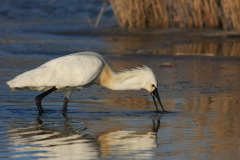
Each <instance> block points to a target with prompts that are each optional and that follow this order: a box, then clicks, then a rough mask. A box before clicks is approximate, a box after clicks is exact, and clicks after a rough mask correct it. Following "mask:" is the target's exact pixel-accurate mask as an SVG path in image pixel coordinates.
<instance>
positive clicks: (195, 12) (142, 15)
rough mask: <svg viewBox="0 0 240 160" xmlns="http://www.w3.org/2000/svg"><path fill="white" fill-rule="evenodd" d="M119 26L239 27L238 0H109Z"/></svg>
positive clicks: (239, 10)
mask: <svg viewBox="0 0 240 160" xmlns="http://www.w3.org/2000/svg"><path fill="white" fill-rule="evenodd" d="M109 2H110V4H111V6H112V9H113V12H114V15H115V16H116V18H117V20H118V23H119V25H120V26H122V27H130V28H133V27H140V28H146V27H162V28H167V27H181V28H223V29H225V30H240V1H239V0H109Z"/></svg>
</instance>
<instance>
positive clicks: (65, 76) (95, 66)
mask: <svg viewBox="0 0 240 160" xmlns="http://www.w3.org/2000/svg"><path fill="white" fill-rule="evenodd" d="M7 84H8V85H9V87H10V88H11V90H30V91H45V92H43V93H41V94H39V95H38V96H36V98H35V100H36V105H37V108H38V111H39V114H40V115H41V114H43V113H44V111H43V108H42V104H41V101H42V99H43V98H44V97H45V96H47V95H49V94H50V93H52V92H63V93H64V104H63V113H64V114H65V113H67V104H68V100H69V98H70V96H71V94H72V91H73V90H80V89H83V88H86V87H89V86H91V85H92V84H99V85H102V86H104V87H106V88H109V89H112V90H140V89H146V90H147V91H148V92H149V93H150V94H151V96H152V98H153V101H154V104H155V106H156V109H157V111H159V110H158V107H157V104H156V101H155V97H156V98H157V100H158V102H159V103H160V105H161V107H162V110H163V111H164V112H165V110H164V108H163V105H162V103H161V101H160V97H159V94H158V90H157V80H156V77H155V75H154V73H153V72H152V70H151V69H150V68H148V67H147V66H143V67H138V68H136V69H131V70H124V71H122V72H119V73H115V72H114V71H113V70H112V69H111V67H110V66H109V65H108V63H107V62H106V61H105V59H104V58H103V57H102V56H101V55H100V54H98V53H95V52H79V53H73V54H69V55H66V56H63V57H59V58H56V59H53V60H51V61H48V62H46V63H45V64H43V65H41V66H40V67H38V68H36V69H33V70H30V71H27V72H24V73H22V74H20V75H18V76H17V77H15V78H14V79H12V80H10V81H8V82H7Z"/></svg>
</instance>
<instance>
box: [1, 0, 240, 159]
mask: <svg viewBox="0 0 240 160" xmlns="http://www.w3.org/2000/svg"><path fill="white" fill-rule="evenodd" d="M49 2H50V1H48V0H45V1H38V0H36V1H28V0H22V1H21V2H17V1H15V0H4V1H3V4H4V5H1V6H0V15H1V18H0V21H1V25H0V38H1V39H0V86H1V88H0V159H224V160H225V159H238V157H239V156H240V152H239V150H240V145H239V144H240V107H239V101H240V98H239V97H240V89H239V86H240V67H239V64H240V63H239V62H240V58H239V55H240V52H239V51H240V45H239V44H240V39H239V36H238V35H239V34H238V35H236V36H235V37H230V38H229V37H228V36H227V37H226V36H221V35H222V34H223V35H228V34H229V33H228V32H223V31H217V30H188V29H131V30H128V29H123V28H118V27H113V26H112V25H113V24H116V20H113V19H112V18H111V17H112V15H111V13H109V12H107V13H106V14H104V15H103V17H102V19H101V21H100V24H99V26H100V28H99V29H91V28H90V26H89V24H88V22H87V20H86V16H89V17H90V18H91V19H92V20H93V21H94V20H95V19H96V17H97V15H98V13H99V11H100V8H101V4H102V2H100V1H86V2H82V1H81V2H80V1H78V0H71V1H69V3H68V4H67V5H66V2H65V1H63V0H58V1H55V2H54V3H52V4H50V5H49V6H47V4H48V3H49ZM59 8H60V9H59ZM73 8H74V9H73ZM209 35H211V37H209ZM219 35H220V36H219ZM108 36H109V37H110V39H112V40H111V41H107V38H108ZM86 50H91V51H97V52H100V53H101V54H103V56H104V57H105V59H106V60H107V61H108V62H109V64H110V65H111V66H112V68H113V70H115V71H119V70H121V68H122V67H123V68H126V69H130V68H135V67H139V66H141V65H142V64H145V65H147V66H149V67H150V68H152V70H153V72H154V73H155V74H156V77H157V79H158V82H159V83H158V90H159V95H160V97H161V100H162V102H163V105H164V108H165V110H167V111H168V112H167V113H164V114H163V113H157V112H155V110H156V108H155V106H154V102H153V101H152V99H151V96H150V95H149V93H148V92H147V91H145V90H140V91H111V90H108V89H106V88H103V87H101V86H97V85H93V86H91V87H89V88H86V89H83V90H81V91H74V92H73V94H72V96H71V99H70V102H69V106H68V113H67V115H66V116H64V115H62V113H61V109H62V105H63V98H64V97H63V95H62V94H61V93H56V94H50V95H49V96H47V97H46V98H44V100H43V101H44V102H43V109H44V110H45V113H44V114H43V115H42V116H38V112H37V107H36V105H35V102H34V99H35V96H36V95H38V94H39V92H29V91H22V92H19V91H15V92H11V91H10V90H9V87H8V86H7V85H6V82H7V81H8V80H10V79H12V78H14V77H15V76H17V75H19V74H21V73H22V72H24V71H27V70H30V69H33V68H35V67H38V66H39V65H41V64H43V63H45V62H47V61H49V60H51V59H53V58H56V57H59V56H61V55H66V54H70V53H74V52H79V51H86ZM159 109H160V108H159Z"/></svg>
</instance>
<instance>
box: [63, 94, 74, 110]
mask: <svg viewBox="0 0 240 160" xmlns="http://www.w3.org/2000/svg"><path fill="white" fill-rule="evenodd" d="M71 94H72V90H66V91H64V97H65V98H64V103H63V110H62V111H63V115H66V113H67V105H68V99H69V98H70V96H71Z"/></svg>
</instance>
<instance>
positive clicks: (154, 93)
mask: <svg viewBox="0 0 240 160" xmlns="http://www.w3.org/2000/svg"><path fill="white" fill-rule="evenodd" d="M151 96H152V97H153V101H154V104H155V106H156V109H157V111H159V110H158V107H157V103H156V101H155V97H156V98H157V100H158V102H159V103H160V106H161V107H162V110H163V112H166V111H165V110H164V108H163V105H162V103H161V100H160V97H159V94H158V90H157V88H156V87H155V89H154V90H153V91H152V92H151Z"/></svg>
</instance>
